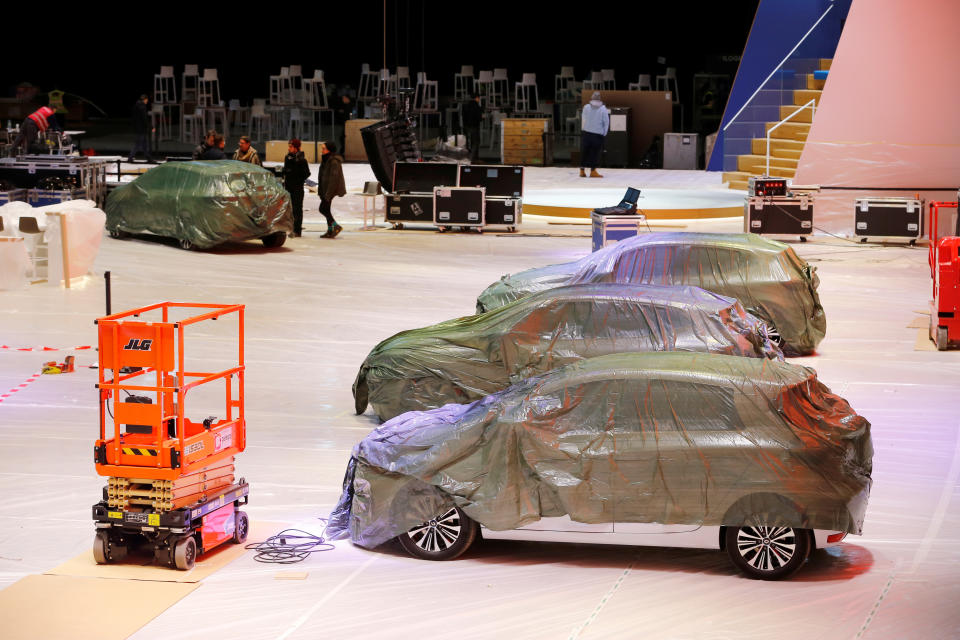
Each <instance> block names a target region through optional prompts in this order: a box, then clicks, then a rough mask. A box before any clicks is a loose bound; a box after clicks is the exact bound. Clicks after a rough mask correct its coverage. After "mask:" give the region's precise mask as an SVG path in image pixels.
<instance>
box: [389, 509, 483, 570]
mask: <svg viewBox="0 0 960 640" xmlns="http://www.w3.org/2000/svg"><path fill="white" fill-rule="evenodd" d="M479 529H480V527H479V526H478V525H477V523H476V522H474V521H473V520H472V519H471V518H470V517H469V516H468V515H467V514H465V513H464V512H463V511H462V510H461V509H460V507H453V508H452V509H449V510H447V511H446V512H445V513H442V514H440V515H439V516H437V517H436V518H434V519H432V520H430V521H429V522H425V523H423V524H421V525H419V526H416V527H414V528H412V529H410V531H408V532H406V533H404V534H403V535H400V536H397V541H398V542H399V543H400V546H401V547H403V549H404V550H405V551H406V552H407V553H409V554H410V555H412V556H413V557H415V558H420V559H422V560H453V559H454V558H456V557H458V556H460V555H461V554H463V552H465V551H466V550H467V549H469V548H470V545H471V544H473V542H474V540H476V539H477V532H478V530H479Z"/></svg>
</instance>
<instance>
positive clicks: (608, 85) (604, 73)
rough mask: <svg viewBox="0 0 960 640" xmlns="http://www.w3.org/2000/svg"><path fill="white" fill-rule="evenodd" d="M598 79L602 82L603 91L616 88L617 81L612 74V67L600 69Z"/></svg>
mask: <svg viewBox="0 0 960 640" xmlns="http://www.w3.org/2000/svg"><path fill="white" fill-rule="evenodd" d="M600 80H601V82H602V83H603V90H604V91H615V90H616V88H617V81H616V78H615V75H614V70H613V69H601V70H600Z"/></svg>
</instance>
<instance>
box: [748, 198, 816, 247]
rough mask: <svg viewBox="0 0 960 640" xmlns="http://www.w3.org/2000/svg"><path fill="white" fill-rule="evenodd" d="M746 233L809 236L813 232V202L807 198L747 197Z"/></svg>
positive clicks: (802, 237)
mask: <svg viewBox="0 0 960 640" xmlns="http://www.w3.org/2000/svg"><path fill="white" fill-rule="evenodd" d="M743 225H744V229H743V230H744V231H745V232H748V233H756V234H758V235H762V236H800V240H802V241H806V236H808V235H810V234H811V233H813V200H812V199H811V198H809V197H807V196H800V197H767V198H758V197H754V198H747V200H746V203H745V204H744V216H743Z"/></svg>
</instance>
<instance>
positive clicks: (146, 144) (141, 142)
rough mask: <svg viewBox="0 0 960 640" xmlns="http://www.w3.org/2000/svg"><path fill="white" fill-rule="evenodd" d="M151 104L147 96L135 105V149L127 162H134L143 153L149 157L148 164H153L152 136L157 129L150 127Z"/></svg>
mask: <svg viewBox="0 0 960 640" xmlns="http://www.w3.org/2000/svg"><path fill="white" fill-rule="evenodd" d="M149 103H150V99H149V98H147V96H146V95H142V96H140V99H139V100H137V101H136V103H134V105H133V133H134V136H135V137H134V140H133V149H132V150H131V151H130V156H129V157H128V158H127V162H133V161H134V159H135V158H136V157H137V152H138V151H143V154H144V155H145V156H146V157H147V162H153V158H152V157H151V155H150V136H151V135H153V132H154V131H156V129H154V128H153V127H151V126H150V124H151V122H150V112H149V111H148V110H147V105H148V104H149Z"/></svg>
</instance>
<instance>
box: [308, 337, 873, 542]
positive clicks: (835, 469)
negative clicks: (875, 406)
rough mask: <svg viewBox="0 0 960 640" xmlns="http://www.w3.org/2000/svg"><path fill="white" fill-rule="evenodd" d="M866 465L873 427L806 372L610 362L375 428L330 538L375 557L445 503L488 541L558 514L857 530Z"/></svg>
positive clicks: (741, 364)
mask: <svg viewBox="0 0 960 640" xmlns="http://www.w3.org/2000/svg"><path fill="white" fill-rule="evenodd" d="M872 456H873V447H872V443H871V438H870V423H869V422H868V421H867V420H866V419H864V418H863V417H861V416H859V415H857V414H856V413H855V412H854V411H853V409H851V408H850V405H849V404H848V403H847V402H846V401H845V400H843V399H842V398H840V397H838V396H836V395H834V394H832V393H831V392H830V390H829V389H828V388H827V387H826V386H824V385H823V384H822V383H820V382H819V381H818V380H817V375H816V372H815V371H814V370H813V369H810V368H807V367H801V366H797V365H792V364H789V363H783V362H776V361H770V360H766V359H760V358H741V357H736V356H728V355H718V354H704V353H683V352H667V353H629V354H613V355H607V356H600V357H597V358H591V359H587V360H581V361H579V362H576V363H574V364H571V365H568V366H566V367H563V368H561V369H555V370H553V371H551V372H549V373H546V374H544V375H541V376H537V377H533V378H529V379H527V380H525V381H523V382H520V383H518V384H516V385H513V386H511V387H509V388H507V389H505V390H503V391H500V392H498V393H494V394H491V395H489V396H487V397H485V398H483V399H481V400H478V401H476V402H473V403H471V404H467V405H455V404H451V405H447V406H444V407H441V408H439V409H433V410H431V411H411V412H409V413H405V414H403V415H401V416H398V417H396V418H394V419H393V420H390V421H388V422H386V423H384V424H383V425H381V426H380V427H378V428H377V429H375V430H373V431H372V432H371V433H370V434H369V435H368V436H367V437H366V438H364V440H363V441H361V442H360V443H359V444H358V445H357V446H356V447H354V450H353V455H352V458H351V460H350V463H349V465H348V468H347V473H346V476H345V478H344V487H343V493H342V495H341V499H340V502H339V503H338V505H337V507H336V508H335V510H334V511H333V512H332V513H331V516H330V522H329V524H328V529H327V532H328V533H330V534H332V535H335V536H346V535H349V537H350V538H351V540H352V541H353V542H354V543H355V544H358V545H360V546H364V547H369V548H372V547H375V546H377V545H379V544H381V543H383V542H386V541H387V540H390V539H391V538H393V537H395V536H399V535H401V534H404V533H405V532H407V531H408V530H411V529H412V528H413V527H416V526H418V525H421V523H426V522H431V519H434V518H436V517H437V515H438V514H443V513H445V512H448V511H449V510H450V509H452V508H456V509H459V510H461V511H462V512H463V513H464V514H465V515H466V516H467V517H469V518H470V519H472V520H473V521H476V522H478V523H480V524H481V525H483V526H485V527H487V528H488V529H491V530H504V529H515V528H517V527H522V526H525V525H528V524H530V523H533V522H536V521H538V520H539V519H541V518H548V517H559V516H564V515H567V516H569V518H570V519H571V520H573V521H576V522H581V523H607V522H616V523H622V522H631V523H661V524H664V525H669V524H697V525H716V526H720V525H722V526H725V527H746V526H757V525H762V524H771V525H774V524H776V525H777V526H784V527H790V528H798V529H804V530H812V529H818V530H821V529H822V530H833V531H838V532H849V533H860V532H861V527H862V525H863V519H864V514H865V510H866V506H867V500H868V496H869V492H870V486H871V470H872ZM615 526H616V525H615Z"/></svg>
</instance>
